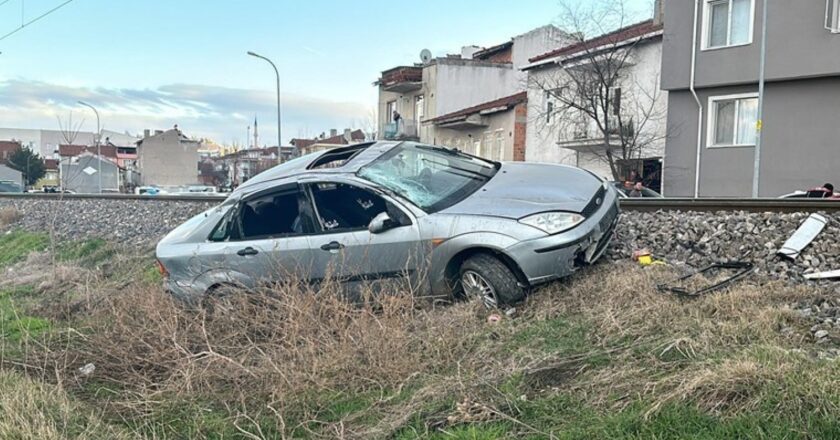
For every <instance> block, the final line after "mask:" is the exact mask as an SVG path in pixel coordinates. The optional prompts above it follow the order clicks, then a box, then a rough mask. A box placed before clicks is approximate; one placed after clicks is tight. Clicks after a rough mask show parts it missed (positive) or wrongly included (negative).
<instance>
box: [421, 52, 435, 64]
mask: <svg viewBox="0 0 840 440" xmlns="http://www.w3.org/2000/svg"><path fill="white" fill-rule="evenodd" d="M420 60H421V61H423V64H427V63H428V62H429V61H431V60H432V51H430V50H429V49H423V50H421V51H420Z"/></svg>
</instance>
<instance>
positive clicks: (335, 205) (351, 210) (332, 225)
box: [310, 182, 388, 232]
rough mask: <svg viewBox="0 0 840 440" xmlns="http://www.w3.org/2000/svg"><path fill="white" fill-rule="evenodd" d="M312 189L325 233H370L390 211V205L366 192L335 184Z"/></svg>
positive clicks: (314, 185) (321, 185)
mask: <svg viewBox="0 0 840 440" xmlns="http://www.w3.org/2000/svg"><path fill="white" fill-rule="evenodd" d="M310 188H311V190H312V199H313V201H314V202H315V210H316V212H317V215H318V219H319V223H320V226H321V230H322V231H325V232H339V231H348V230H360V229H366V228H367V227H368V225H370V222H371V221H372V220H373V218H374V217H376V216H377V215H379V214H380V213H382V212H387V211H388V204H387V202H386V201H385V200H384V199H383V198H382V197H379V196H378V195H376V194H374V193H372V192H370V191H368V190H366V189H362V188H359V187H355V186H351V185H346V184H343V183H331V182H330V183H325V182H324V183H316V184H313V185H311V187H310Z"/></svg>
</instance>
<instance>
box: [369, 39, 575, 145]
mask: <svg viewBox="0 0 840 440" xmlns="http://www.w3.org/2000/svg"><path fill="white" fill-rule="evenodd" d="M566 39H567V35H566V34H565V33H564V32H563V31H561V30H560V29H558V28H556V27H554V26H543V27H540V28H537V29H534V30H532V31H530V32H527V33H525V34H522V35H518V36H516V37H513V38H511V39H510V40H509V41H506V42H504V43H501V44H498V45H496V46H492V47H488V48H479V47H476V46H465V47H463V48H462V49H461V53H460V54H457V55H448V56H445V57H438V58H432V57H431V56H430V55H429V54H428V53H424V54H421V60H420V61H421V63H418V64H413V65H405V66H397V67H394V68H391V69H388V70H386V71H384V72H382V75H381V76H380V78H379V79H378V80H377V81H376V82H375V83H374V84H375V85H376V86H377V87H378V88H379V106H378V114H379V121H378V128H379V129H378V138H380V139H407V140H418V141H421V142H426V143H434V144H444V145H448V146H455V147H458V148H461V149H464V150H466V151H468V152H471V153H474V154H478V155H482V156H486V157H489V158H493V159H500V160H514V159H516V154H515V153H514V150H515V149H516V148H517V147H516V145H517V144H518V143H519V144H521V145H520V146H519V150H522V149H524V142H525V141H524V136H525V133H524V123H525V115H524V112H525V111H526V108H525V106H524V105H523V104H524V95H522V92H524V91H525V80H524V78H525V74H524V73H523V72H522V71H521V70H520V68H521V67H522V66H523V65H525V64H527V63H528V59H529V58H530V57H533V56H535V55H537V54H540V53H544V52H546V51H548V50H549V49H551V48H554V47H557V46H558V45H559V44H562V42H563V41H566ZM517 109H518V110H517ZM517 121H519V123H520V128H519V129H520V133H519V135H517V125H516V124H517ZM520 156H521V157H520V158H519V160H522V159H524V152H523V153H522V154H520Z"/></svg>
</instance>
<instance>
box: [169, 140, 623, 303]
mask: <svg viewBox="0 0 840 440" xmlns="http://www.w3.org/2000/svg"><path fill="white" fill-rule="evenodd" d="M618 216H619V209H618V196H617V193H616V190H615V188H614V187H613V186H612V185H611V184H609V183H608V182H603V181H602V180H601V179H599V178H598V177H596V176H595V175H593V174H591V173H589V172H587V171H584V170H581V169H578V168H574V167H569V166H563V165H548V164H537V163H498V162H492V161H488V160H485V159H482V158H479V157H475V156H471V155H468V154H465V153H462V152H460V151H458V150H454V149H449V148H444V147H438V146H432V145H424V144H420V143H413V142H371V143H364V144H358V145H351V146H348V147H342V148H337V149H333V150H329V151H327V152H322V153H314V154H311V155H307V156H304V157H300V158H297V159H294V160H291V161H289V162H286V163H284V164H282V165H278V166H276V167H274V168H272V169H271V170H268V171H266V172H264V173H262V174H260V175H258V176H256V177H254V178H253V179H251V180H249V181H248V182H247V183H246V184H244V185H242V186H240V187H239V188H237V190H236V191H235V192H234V193H233V194H232V195H231V196H230V197H229V198H228V199H227V200H226V201H225V202H224V203H222V204H221V205H220V206H218V207H215V208H212V209H210V210H208V211H206V212H204V213H202V214H200V215H198V216H196V217H194V218H192V219H191V220H188V221H187V222H186V223H184V224H182V225H181V226H179V227H178V228H177V229H175V230H174V231H172V232H171V233H170V234H169V235H167V236H166V237H165V238H164V239H163V240H162V241H161V242H160V243H159V244H158V246H157V259H158V263H159V267H160V269H161V271H162V272H163V273H164V276H165V279H166V287H167V289H168V290H169V291H170V292H171V293H172V294H173V295H175V296H176V297H178V298H180V299H184V300H188V301H189V300H196V299H200V298H203V297H204V296H205V295H213V294H214V292H217V291H219V289H222V288H229V287H230V286H238V287H243V288H258V287H261V286H267V285H268V286H270V285H272V284H275V283H279V282H284V281H286V282H288V281H289V280H292V281H294V282H298V281H303V282H307V283H315V284H316V285H317V283H320V282H323V281H324V280H331V281H333V282H337V283H341V285H342V286H343V287H346V288H347V291H351V292H352V291H357V289H358V288H359V287H360V286H361V285H363V284H366V285H370V284H371V283H377V282H381V281H385V280H387V281H389V282H390V281H399V282H401V283H404V284H403V285H404V286H406V288H407V289H411V290H412V291H413V292H414V293H416V294H418V295H424V296H426V295H428V296H435V297H436V296H447V297H448V296H452V295H455V296H459V295H465V296H474V297H479V298H480V299H481V300H482V301H483V302H484V303H485V304H487V305H488V306H498V305H501V304H509V303H513V302H516V301H518V300H520V299H522V298H523V297H524V296H525V294H526V292H527V291H528V289H529V288H531V287H533V286H536V285H539V284H543V283H546V282H548V281H551V280H555V279H558V278H561V277H564V276H567V275H569V274H571V273H573V272H574V271H575V270H576V269H577V268H579V267H582V266H586V265H589V264H592V263H594V262H595V261H596V260H598V258H599V257H600V256H601V255H602V254H603V253H604V251H605V250H606V248H607V247H608V245H609V243H610V240H611V238H612V235H613V229H614V227H615V225H616V222H617V221H618Z"/></svg>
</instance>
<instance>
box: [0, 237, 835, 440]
mask: <svg viewBox="0 0 840 440" xmlns="http://www.w3.org/2000/svg"><path fill="white" fill-rule="evenodd" d="M46 248H47V246H46V240H45V238H44V237H43V236H39V235H37V234H28V233H23V232H13V233H12V234H9V235H7V236H4V237H2V238H0V258H3V257H2V256H10V257H7V258H8V259H7V260H6V263H5V264H6V265H11V264H15V263H19V262H21V261H23V260H24V259H25V258H26V256H27V254H28V253H30V252H33V251H42V250H44V249H46ZM54 249H55V252H56V254H55V255H54V257H55V258H54V261H57V262H58V263H59V264H61V265H63V266H64V267H65V268H70V269H71V270H69V271H70V272H72V268H74V267H76V268H79V270H84V271H87V272H86V273H88V272H89V274H88V275H86V277H84V278H78V277H77V278H73V280H74V281H73V282H74V285H73V288H72V289H66V288H65V289H59V288H56V287H60V286H55V285H54V284H38V285H33V284H23V285H18V286H12V287H7V288H4V289H6V290H4V291H3V292H2V294H0V330H1V331H0V338H2V344H0V345H2V346H3V347H5V348H4V351H3V353H0V366H2V368H0V379H2V380H5V382H3V381H2V380H0V393H2V395H0V402H3V403H2V404H0V438H15V437H17V438H27V435H29V436H30V437H31V436H39V435H41V434H42V436H43V437H44V438H65V437H66V438H74V437H76V438H94V439H95V438H119V437H120V436H136V437H141V438H156V439H158V438H160V439H175V438H216V439H238V438H243V439H245V438H247V439H252V438H281V437H284V436H285V437H287V438H312V439H321V438H358V439H368V438H373V439H377V438H397V439H414V438H430V439H447V440H448V439H496V438H517V439H518V438H525V439H545V438H548V439H551V438H557V439H593V438H594V439H598V438H609V439H647V438H658V439H684V438H689V439H716V438H747V439H749V438H755V439H797V438H803V439H805V438H840V421H838V420H837V418H836V415H837V414H838V413H840V381H837V380H836V378H837V377H840V361H823V360H817V359H816V356H814V353H816V352H817V351H820V350H826V349H829V348H836V347H837V345H836V344H834V343H831V344H829V345H817V344H815V343H814V342H813V341H812V340H811V339H809V338H808V337H789V336H785V335H783V334H782V332H781V331H780V329H781V328H783V327H791V328H794V329H796V332H795V334H800V335H808V334H809V332H808V329H809V327H810V325H811V323H810V322H808V321H807V320H805V319H804V318H802V317H800V316H799V315H798V314H796V313H793V312H792V311H791V310H790V309H789V307H788V305H789V304H792V303H795V302H797V301H800V300H803V299H807V298H815V297H819V296H820V295H824V294H825V292H820V291H815V290H813V289H808V288H803V287H795V286H787V285H781V284H773V283H764V282H757V280H748V281H746V282H741V283H739V284H737V285H736V286H734V287H732V288H730V289H728V290H723V291H720V292H716V293H714V294H711V295H708V296H706V297H703V298H699V299H696V300H692V301H684V300H679V299H676V298H674V297H671V296H668V295H664V294H661V293H659V292H657V291H656V289H655V286H656V284H657V283H658V282H661V281H663V280H670V279H672V278H673V277H674V275H675V273H674V271H673V270H672V269H670V268H667V267H650V268H641V267H637V266H633V265H629V264H622V265H620V266H619V267H613V266H610V265H607V264H604V265H600V266H599V267H596V268H593V269H591V270H588V271H586V272H584V273H581V274H580V275H578V276H576V277H574V278H573V279H572V280H569V281H565V282H562V283H558V284H555V285H552V286H549V287H547V288H545V289H542V290H540V291H538V292H535V293H534V294H533V295H532V296H531V297H530V298H529V299H528V300H527V301H526V302H525V303H523V304H520V305H518V306H517V311H516V313H515V314H514V315H513V317H508V316H504V317H503V319H502V320H501V322H499V323H497V324H489V323H488V322H487V316H488V314H489V312H488V311H486V310H484V309H483V308H482V307H481V306H480V305H478V304H472V303H456V304H454V305H450V306H446V307H440V306H436V307H433V306H430V305H425V304H424V305H420V304H417V303H416V302H415V301H413V299H412V298H410V297H408V296H406V295H393V296H387V297H383V298H380V299H378V300H375V301H372V302H371V303H369V304H367V305H365V306H361V307H355V306H348V305H347V304H346V303H344V302H343V301H340V300H338V299H337V298H335V296H334V295H332V294H331V291H330V288H329V286H327V287H326V288H325V290H324V291H321V292H309V291H306V290H305V289H304V288H301V287H299V286H297V285H294V284H290V285H286V286H279V287H278V288H277V290H275V291H270V292H256V293H251V294H249V295H234V296H233V297H231V298H229V299H226V300H225V301H224V302H222V303H220V304H217V305H216V306H215V307H214V308H213V309H212V312H207V311H204V310H194V309H189V308H184V307H181V306H179V305H178V304H176V303H174V302H173V301H172V300H171V298H169V297H168V296H167V295H165V294H164V293H163V292H162V291H161V289H160V286H159V284H160V281H161V279H160V276H159V274H158V273H157V271H156V270H155V268H154V266H153V264H152V262H153V260H152V258H151V257H150V256H149V255H134V256H131V257H127V256H126V252H125V250H122V249H119V248H117V247H115V246H114V245H112V244H110V243H107V242H104V241H101V240H87V241H78V242H70V243H63V244H59V245H57V246H55V248H54ZM11 256H13V257H11ZM44 286H47V287H44ZM67 292H73V294H69V293H67ZM52 309H61V310H63V311H65V312H63V313H62V314H55V315H53V314H43V313H42V312H43V311H45V310H46V311H49V310H52ZM12 348H14V349H12ZM88 362H91V363H94V364H95V365H96V370H95V372H94V373H93V374H92V375H91V376H90V377H83V376H80V375H79V372H78V368H79V367H80V366H82V365H84V364H86V363H88ZM21 365H26V366H27V367H26V368H21V367H20V366H21ZM55 384H61V386H62V387H59V386H57V385H55ZM4 387H5V388H4ZM39 393H40V394H39ZM46 394H49V396H47V395H46ZM24 396H26V397H25V398H26V399H29V400H26V401H24ZM30 401H31V402H30ZM27 405H28V406H27ZM9 411H26V413H25V414H26V415H25V416H24V415H21V416H15V417H12V418H10V419H9V420H8V421H7V420H5V419H6V417H3V415H4V414H6V413H8V412H9ZM24 426H29V427H31V429H32V430H31V431H28V432H27V431H21V430H22V429H24V428H22V427H24ZM4 429H6V431H3V430H4ZM14 429H17V430H18V431H14ZM27 429H29V428H27ZM6 433H8V435H4V434H6ZM30 434H31V435H30ZM51 436H52V437H51Z"/></svg>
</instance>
